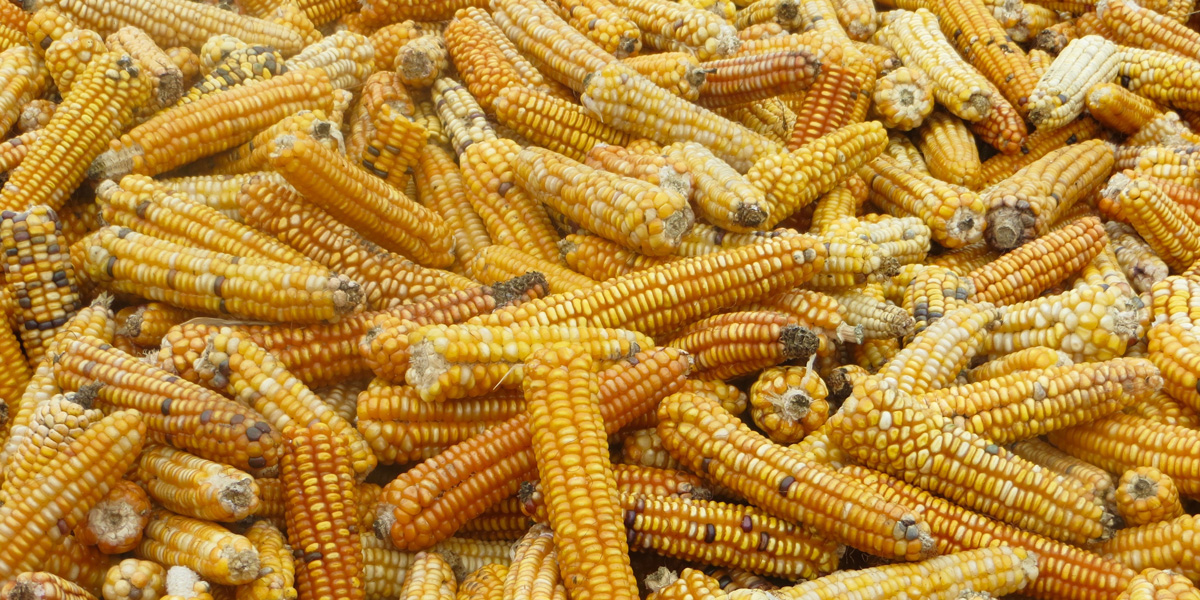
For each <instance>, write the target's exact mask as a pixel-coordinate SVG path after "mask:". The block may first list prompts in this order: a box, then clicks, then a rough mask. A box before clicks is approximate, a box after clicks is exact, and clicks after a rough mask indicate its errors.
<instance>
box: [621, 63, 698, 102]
mask: <svg viewBox="0 0 1200 600" xmlns="http://www.w3.org/2000/svg"><path fill="white" fill-rule="evenodd" d="M621 64H623V65H625V66H627V67H630V68H632V69H633V70H634V71H637V72H638V73H640V74H642V76H644V77H646V78H647V79H649V80H650V81H651V82H653V83H654V84H655V85H657V86H658V87H660V88H663V89H664V90H667V91H669V92H671V93H672V94H674V95H675V96H678V97H680V98H683V99H684V100H688V101H691V102H695V101H696V100H697V99H699V98H700V91H701V88H702V87H703V86H704V81H705V78H706V77H707V76H708V73H709V71H710V69H706V68H704V67H702V66H701V65H700V61H698V60H696V56H695V55H694V54H692V53H691V52H657V53H655V54H643V55H641V56H630V57H626V58H624V59H622V60H621Z"/></svg>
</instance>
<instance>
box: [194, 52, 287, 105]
mask: <svg viewBox="0 0 1200 600" xmlns="http://www.w3.org/2000/svg"><path fill="white" fill-rule="evenodd" d="M285 69H286V67H284V62H283V55H282V54H280V52H279V51H278V50H276V49H275V48H272V47H269V46H247V47H245V48H237V49H235V50H233V51H232V52H230V53H229V54H228V55H226V56H225V57H224V59H223V60H222V61H221V63H220V64H218V65H217V66H216V67H215V68H214V69H213V70H211V71H209V72H208V73H207V74H205V75H204V76H203V77H201V78H200V80H199V81H197V82H196V83H194V84H192V86H191V88H189V89H188V90H187V91H186V92H184V93H183V95H182V96H181V97H180V98H179V100H178V101H177V102H175V103H174V104H172V105H171V106H184V105H187V104H190V103H192V102H195V101H197V100H200V99H203V98H207V97H209V96H212V95H214V94H218V93H220V92H225V91H229V90H231V89H235V88H238V87H242V86H247V85H253V84H255V83H259V82H263V81H267V80H269V79H271V78H273V77H278V76H279V75H282V74H283V73H284V70H285Z"/></svg>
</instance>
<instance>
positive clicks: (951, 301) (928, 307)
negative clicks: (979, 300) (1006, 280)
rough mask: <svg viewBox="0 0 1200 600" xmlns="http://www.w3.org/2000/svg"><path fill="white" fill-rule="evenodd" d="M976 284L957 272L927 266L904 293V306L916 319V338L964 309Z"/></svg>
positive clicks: (902, 304) (914, 330) (914, 329)
mask: <svg viewBox="0 0 1200 600" xmlns="http://www.w3.org/2000/svg"><path fill="white" fill-rule="evenodd" d="M972 285H973V284H972V283H971V281H970V280H969V279H966V278H965V277H962V276H961V275H959V274H957V273H955V272H954V271H953V270H951V269H948V268H946V267H941V266H937V265H926V266H924V267H922V268H921V269H920V271H919V272H918V273H917V274H916V275H915V276H914V277H913V279H912V281H911V282H909V284H908V286H907V287H905V289H904V295H903V298H902V300H901V306H902V307H903V308H904V310H905V311H906V312H908V314H910V315H912V319H913V325H912V332H913V333H914V334H916V333H921V332H922V331H924V330H925V328H926V327H928V326H929V325H931V324H932V323H933V322H934V321H937V320H938V319H941V318H942V317H943V316H945V315H946V314H947V313H949V312H950V311H952V310H954V309H956V308H959V307H961V306H963V305H964V304H965V303H966V300H967V298H968V297H970V296H971V294H972V291H973V290H972Z"/></svg>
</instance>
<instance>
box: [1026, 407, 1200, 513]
mask: <svg viewBox="0 0 1200 600" xmlns="http://www.w3.org/2000/svg"><path fill="white" fill-rule="evenodd" d="M1048 439H1049V441H1050V442H1051V443H1053V444H1054V445H1055V446H1057V447H1059V448H1061V449H1062V450H1063V451H1065V452H1067V453H1068V454H1071V455H1072V456H1077V457H1078V456H1086V457H1087V458H1086V460H1088V461H1089V462H1092V463H1094V464H1096V465H1097V466H1099V467H1102V468H1104V469H1105V470H1108V471H1110V472H1116V473H1120V472H1123V471H1127V470H1132V469H1135V468H1137V467H1142V466H1145V467H1149V466H1154V467H1156V468H1158V469H1159V470H1160V471H1162V473H1163V474H1164V475H1166V476H1168V477H1170V478H1171V480H1172V481H1173V482H1174V483H1175V486H1176V487H1177V488H1178V489H1179V491H1180V493H1182V494H1186V495H1194V494H1196V493H1197V491H1196V490H1197V489H1200V481H1198V480H1197V477H1196V475H1195V473H1196V471H1195V465H1194V464H1192V463H1193V462H1194V461H1193V459H1192V457H1193V455H1192V454H1190V453H1191V452H1192V450H1191V448H1194V447H1195V445H1196V444H1197V443H1200V439H1198V438H1197V436H1196V434H1195V432H1194V431H1191V430H1189V429H1187V428H1184V427H1179V426H1175V425H1165V424H1162V423H1157V422H1154V421H1150V420H1148V419H1144V418H1142V417H1137V416H1134V415H1129V414H1124V413H1118V414H1114V415H1110V416H1108V417H1106V418H1104V419H1101V420H1099V421H1095V422H1092V423H1087V424H1083V425H1079V426H1077V427H1073V428H1070V429H1066V430H1062V431H1058V432H1055V433H1053V434H1051V435H1050V436H1049V438H1048ZM1168 440H1170V443H1168ZM1148 444H1149V445H1148Z"/></svg>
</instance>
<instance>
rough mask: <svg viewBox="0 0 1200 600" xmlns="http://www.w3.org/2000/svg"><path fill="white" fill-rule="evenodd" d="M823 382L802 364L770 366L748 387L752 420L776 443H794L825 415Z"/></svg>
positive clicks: (826, 414)
mask: <svg viewBox="0 0 1200 600" xmlns="http://www.w3.org/2000/svg"><path fill="white" fill-rule="evenodd" d="M828 393H829V392H828V390H827V389H826V388H825V382H824V381H822V380H821V378H820V377H819V376H818V375H817V374H816V373H815V372H814V371H812V370H811V369H807V368H804V367H772V368H770V369H767V370H765V371H763V372H762V374H760V375H759V376H758V380H756V381H755V382H754V385H753V386H751V388H750V405H751V407H752V408H751V413H750V414H751V416H752V418H753V419H754V423H755V424H756V425H758V426H759V428H761V429H762V430H763V431H765V432H766V433H767V436H768V437H770V438H771V440H772V441H774V442H776V443H779V444H794V443H796V442H799V441H800V440H801V439H803V438H804V436H805V435H807V434H808V433H809V432H811V431H814V430H816V429H817V428H818V427H820V426H821V425H823V424H824V423H825V419H826V418H827V417H828V415H829V404H828V403H827V402H826V400H825V398H826V396H827V395H828Z"/></svg>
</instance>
